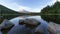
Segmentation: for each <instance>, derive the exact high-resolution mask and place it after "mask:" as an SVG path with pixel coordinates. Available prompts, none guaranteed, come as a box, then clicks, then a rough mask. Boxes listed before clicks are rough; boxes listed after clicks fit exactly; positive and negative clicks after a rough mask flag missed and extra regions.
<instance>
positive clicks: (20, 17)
mask: <svg viewBox="0 0 60 34" xmlns="http://www.w3.org/2000/svg"><path fill="white" fill-rule="evenodd" d="M26 18H34V19H36V20H38V21H39V22H40V23H41V25H39V27H41V28H42V30H43V32H44V34H49V32H48V31H47V27H48V22H46V21H44V20H43V19H42V18H41V16H19V17H16V18H13V19H11V20H10V21H11V22H12V23H14V24H15V26H14V27H13V28H12V29H11V30H10V32H9V33H8V34H11V32H13V31H14V33H17V29H18V31H20V29H19V28H21V27H20V25H18V24H19V20H22V19H26ZM22 31H23V30H22ZM18 33H19V32H18Z"/></svg>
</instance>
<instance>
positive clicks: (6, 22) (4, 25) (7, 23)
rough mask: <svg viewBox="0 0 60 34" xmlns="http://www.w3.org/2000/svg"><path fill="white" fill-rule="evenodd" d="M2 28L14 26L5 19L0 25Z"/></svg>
mask: <svg viewBox="0 0 60 34" xmlns="http://www.w3.org/2000/svg"><path fill="white" fill-rule="evenodd" d="M1 25H2V27H3V28H9V27H10V26H12V25H14V24H13V23H11V22H10V21H9V20H7V19H5V20H4V21H3V22H2V23H1Z"/></svg>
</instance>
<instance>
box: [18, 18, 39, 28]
mask: <svg viewBox="0 0 60 34" xmlns="http://www.w3.org/2000/svg"><path fill="white" fill-rule="evenodd" d="M19 24H25V25H26V26H27V27H31V28H33V27H37V26H38V25H39V24H40V22H39V21H38V20H36V19H33V18H26V19H25V20H21V21H20V22H19Z"/></svg>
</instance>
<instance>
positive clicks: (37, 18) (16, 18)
mask: <svg viewBox="0 0 60 34" xmlns="http://www.w3.org/2000/svg"><path fill="white" fill-rule="evenodd" d="M26 18H34V19H36V20H38V21H40V22H41V23H47V22H46V21H45V20H43V19H42V18H41V16H19V17H15V18H13V19H10V20H9V21H10V22H12V23H14V24H15V25H18V23H19V20H24V19H26Z"/></svg>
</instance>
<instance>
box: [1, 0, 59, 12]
mask: <svg viewBox="0 0 60 34" xmlns="http://www.w3.org/2000/svg"><path fill="white" fill-rule="evenodd" d="M58 1H60V0H58ZM55 2H56V0H0V4H1V5H4V6H6V7H8V8H10V9H12V10H15V11H23V9H24V10H27V11H30V12H40V10H41V9H42V8H44V7H46V6H47V5H52V4H54V3H55Z"/></svg>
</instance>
